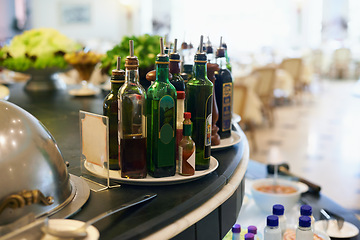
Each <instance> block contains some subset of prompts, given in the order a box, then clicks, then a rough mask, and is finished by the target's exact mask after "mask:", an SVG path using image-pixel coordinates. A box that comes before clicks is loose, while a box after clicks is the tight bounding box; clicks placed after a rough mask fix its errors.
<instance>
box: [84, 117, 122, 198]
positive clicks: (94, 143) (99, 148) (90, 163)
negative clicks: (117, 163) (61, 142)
mask: <svg viewBox="0 0 360 240" xmlns="http://www.w3.org/2000/svg"><path fill="white" fill-rule="evenodd" d="M79 120H80V141H81V157H80V168H81V176H80V177H81V178H83V179H84V180H86V182H87V183H88V185H89V187H90V189H91V190H92V191H94V192H99V191H103V190H106V189H109V188H114V187H119V186H120V185H118V184H112V183H111V181H110V170H109V131H108V129H109V118H108V117H106V116H102V115H98V114H94V113H90V112H85V111H81V110H80V112H79Z"/></svg>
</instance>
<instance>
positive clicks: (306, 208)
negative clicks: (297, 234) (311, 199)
mask: <svg viewBox="0 0 360 240" xmlns="http://www.w3.org/2000/svg"><path fill="white" fill-rule="evenodd" d="M300 216H308V217H310V219H311V229H313V230H314V223H315V218H314V216H313V214H312V207H311V206H310V205H302V206H301V207H300Z"/></svg>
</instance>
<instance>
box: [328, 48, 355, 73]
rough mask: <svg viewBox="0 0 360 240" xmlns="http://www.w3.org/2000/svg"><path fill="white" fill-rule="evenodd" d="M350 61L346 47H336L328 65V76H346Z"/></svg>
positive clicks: (349, 53)
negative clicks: (329, 65)
mask: <svg viewBox="0 0 360 240" xmlns="http://www.w3.org/2000/svg"><path fill="white" fill-rule="evenodd" d="M350 63H351V51H350V49H348V48H339V49H336V50H335V51H334V53H333V56H332V63H331V67H330V77H332V78H338V79H343V78H348V77H349V76H350V74H349V68H350Z"/></svg>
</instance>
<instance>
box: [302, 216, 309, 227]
mask: <svg viewBox="0 0 360 240" xmlns="http://www.w3.org/2000/svg"><path fill="white" fill-rule="evenodd" d="M299 226H300V227H310V226H311V218H310V217H309V216H301V217H299Z"/></svg>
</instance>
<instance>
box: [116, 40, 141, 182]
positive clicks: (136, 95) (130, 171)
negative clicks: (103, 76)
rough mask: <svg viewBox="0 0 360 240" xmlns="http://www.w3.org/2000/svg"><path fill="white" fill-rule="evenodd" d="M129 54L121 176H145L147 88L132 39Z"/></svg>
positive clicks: (123, 89) (122, 92) (121, 114)
mask: <svg viewBox="0 0 360 240" xmlns="http://www.w3.org/2000/svg"><path fill="white" fill-rule="evenodd" d="M129 44H130V56H128V57H127V58H126V61H125V68H126V72H125V83H124V85H123V86H122V87H121V88H120V89H119V94H118V97H119V139H120V158H121V177H123V178H145V177H146V174H147V170H146V121H145V106H146V105H145V101H146V93H145V89H144V88H143V87H142V86H141V85H140V83H139V72H138V67H139V61H138V59H137V57H136V56H134V42H133V40H130V43H129Z"/></svg>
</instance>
